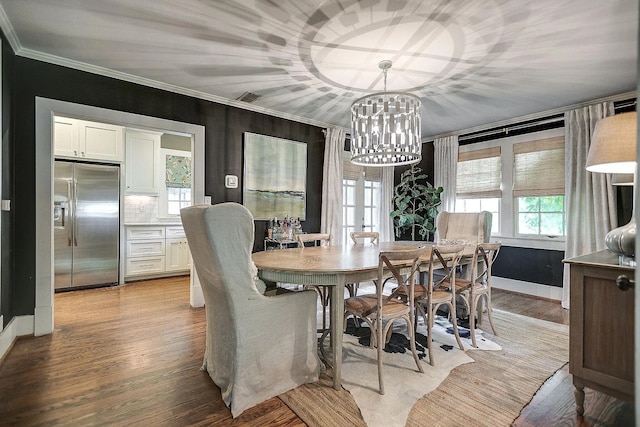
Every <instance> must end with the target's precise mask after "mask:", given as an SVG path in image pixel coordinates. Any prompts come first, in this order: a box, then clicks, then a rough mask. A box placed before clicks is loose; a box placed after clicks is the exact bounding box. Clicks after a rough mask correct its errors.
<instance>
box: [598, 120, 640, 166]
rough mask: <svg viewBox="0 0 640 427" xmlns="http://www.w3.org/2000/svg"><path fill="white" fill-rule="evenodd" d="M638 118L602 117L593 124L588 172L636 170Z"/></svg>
mask: <svg viewBox="0 0 640 427" xmlns="http://www.w3.org/2000/svg"><path fill="white" fill-rule="evenodd" d="M636 140H637V115H636V113H635V112H632V113H623V114H617V115H615V116H610V117H605V118H604V119H601V120H600V121H598V122H597V123H596V127H595V129H594V130H593V135H592V136H591V146H590V147H589V155H588V156H587V170H588V171H590V172H601V173H634V172H635V171H636Z"/></svg>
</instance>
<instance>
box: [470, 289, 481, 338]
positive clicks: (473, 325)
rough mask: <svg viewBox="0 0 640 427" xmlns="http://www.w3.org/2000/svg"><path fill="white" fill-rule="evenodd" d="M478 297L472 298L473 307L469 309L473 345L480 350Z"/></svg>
mask: <svg viewBox="0 0 640 427" xmlns="http://www.w3.org/2000/svg"><path fill="white" fill-rule="evenodd" d="M478 298H479V296H478V295H474V296H472V298H471V306H470V307H469V332H470V333H471V345H472V346H474V347H476V348H478V344H476V306H477V305H478Z"/></svg>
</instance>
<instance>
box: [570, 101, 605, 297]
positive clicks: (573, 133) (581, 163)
mask: <svg viewBox="0 0 640 427" xmlns="http://www.w3.org/2000/svg"><path fill="white" fill-rule="evenodd" d="M614 114H615V112H614V109H613V102H603V103H601V104H595V105H590V106H588V107H584V108H580V109H577V110H572V111H568V112H566V113H565V114H564V128H565V165H566V166H565V202H566V205H567V206H566V208H567V241H566V248H565V257H566V258H572V257H576V256H579V255H584V254H588V253H591V252H595V251H600V250H603V249H606V246H605V244H604V237H605V235H606V234H607V233H608V232H609V231H611V230H612V229H613V228H615V227H617V217H616V215H617V213H616V193H615V190H614V188H613V186H612V185H611V176H610V175H609V174H604V173H591V172H587V170H586V169H585V167H586V163H587V155H588V154H589V146H590V145H591V134H592V133H593V129H594V128H595V125H596V122H597V121H598V120H600V119H602V118H605V117H608V116H612V115H614ZM562 306H563V307H564V308H569V267H568V266H567V265H565V266H564V277H563V287H562Z"/></svg>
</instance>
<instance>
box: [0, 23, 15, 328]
mask: <svg viewBox="0 0 640 427" xmlns="http://www.w3.org/2000/svg"><path fill="white" fill-rule="evenodd" d="M0 41H1V42H2V198H4V199H9V200H13V182H14V181H13V145H12V144H11V141H12V136H13V135H12V126H11V121H12V119H13V114H12V104H11V98H12V88H13V82H14V79H13V73H12V71H13V65H14V64H13V62H14V55H13V51H12V50H11V46H9V44H8V43H7V41H6V40H5V38H4V35H2V38H1V39H0ZM0 222H1V224H2V225H1V227H2V235H1V236H0V245H2V259H1V260H0V263H1V264H0V265H1V269H2V277H1V279H0V280H2V291H1V293H0V314H1V315H3V319H4V325H2V326H3V327H4V326H6V325H7V323H9V321H10V320H11V318H12V317H13V316H12V313H13V305H14V304H13V294H14V292H13V287H12V286H11V284H12V283H13V282H14V275H13V259H14V256H13V242H14V225H13V215H12V213H11V212H0Z"/></svg>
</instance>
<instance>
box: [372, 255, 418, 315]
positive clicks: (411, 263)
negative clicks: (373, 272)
mask: <svg viewBox="0 0 640 427" xmlns="http://www.w3.org/2000/svg"><path fill="white" fill-rule="evenodd" d="M426 252H427V248H426V247H420V248H411V249H406V250H394V251H380V255H379V256H378V283H380V284H382V283H384V281H385V280H386V279H387V278H388V277H389V273H391V275H392V276H393V278H394V279H395V280H396V282H397V283H398V287H397V288H396V289H395V291H394V292H392V293H391V295H388V296H384V295H383V288H384V286H376V292H377V296H378V306H382V305H384V303H385V302H386V301H389V300H391V299H395V298H396V291H399V290H400V289H401V288H402V287H403V285H405V286H406V287H407V288H408V292H407V294H408V295H409V301H413V299H414V296H415V293H414V284H415V276H416V273H418V270H419V268H420V264H421V263H422V260H421V259H420V258H421V257H422V256H423V255H424V254H425V253H426ZM407 267H410V269H409V271H406V268H407ZM405 292H406V291H405Z"/></svg>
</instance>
